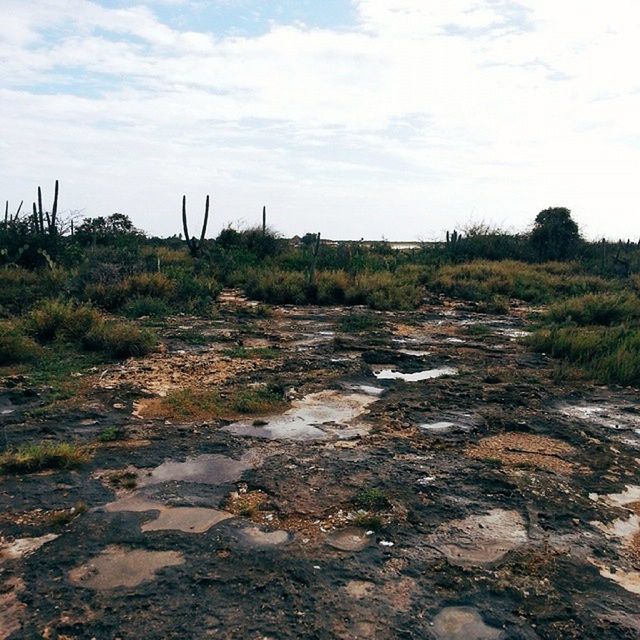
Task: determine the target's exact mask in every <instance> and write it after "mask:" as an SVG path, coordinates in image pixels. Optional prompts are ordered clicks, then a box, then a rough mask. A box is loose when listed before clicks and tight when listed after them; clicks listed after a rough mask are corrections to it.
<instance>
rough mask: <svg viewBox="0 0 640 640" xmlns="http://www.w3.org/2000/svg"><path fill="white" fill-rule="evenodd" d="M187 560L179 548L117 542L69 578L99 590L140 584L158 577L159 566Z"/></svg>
mask: <svg viewBox="0 0 640 640" xmlns="http://www.w3.org/2000/svg"><path fill="white" fill-rule="evenodd" d="M183 563H184V558H183V556H182V554H181V553H178V552H177V551H147V550H144V549H124V548H123V547H118V546H115V545H114V546H110V547H107V548H106V549H105V550H104V551H102V553H101V554H100V555H99V556H97V557H96V558H94V559H93V560H90V561H89V562H87V563H85V564H83V565H81V566H79V567H76V568H75V569H72V570H71V571H70V572H69V580H70V581H71V582H72V583H73V584H75V585H77V586H79V587H87V588H89V589H97V590H103V589H116V588H118V587H136V586H138V585H139V584H142V583H143V582H149V581H150V580H154V579H155V577H156V572H157V571H158V570H160V569H162V568H164V567H172V566H177V565H181V564H183Z"/></svg>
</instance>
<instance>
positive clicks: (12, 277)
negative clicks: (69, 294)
mask: <svg viewBox="0 0 640 640" xmlns="http://www.w3.org/2000/svg"><path fill="white" fill-rule="evenodd" d="M66 279H67V273H66V272H65V271H64V270H62V269H56V270H55V271H52V270H51V269H47V270H42V271H29V270H27V269H22V268H19V267H18V268H11V269H9V268H5V269H0V308H4V309H6V310H7V311H9V312H12V313H18V312H23V311H25V310H26V309H28V308H30V307H31V306H32V305H33V304H35V303H36V302H37V301H38V300H41V299H42V298H50V297H53V296H57V295H58V294H59V293H60V292H61V290H62V289H63V287H64V284H65V281H66Z"/></svg>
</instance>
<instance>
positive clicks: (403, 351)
mask: <svg viewBox="0 0 640 640" xmlns="http://www.w3.org/2000/svg"><path fill="white" fill-rule="evenodd" d="M398 353H401V354H402V355H405V356H414V357H416V358H423V357H425V356H430V355H431V351H420V350H419V349H398Z"/></svg>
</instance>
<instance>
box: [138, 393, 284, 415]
mask: <svg viewBox="0 0 640 640" xmlns="http://www.w3.org/2000/svg"><path fill="white" fill-rule="evenodd" d="M286 406H287V405H286V402H285V401H284V400H283V399H282V396H280V395H279V394H277V393H275V392H273V391H271V390H269V389H264V388H258V389H244V390H242V391H232V392H230V393H228V394H225V395H223V394H221V393H220V392H218V391H216V390H213V389H206V388H205V389H195V388H187V389H179V390H177V391H171V392H169V393H168V394H167V395H166V396H165V397H163V398H153V399H151V400H148V401H145V402H143V403H141V406H140V408H139V410H138V413H139V415H141V416H142V417H145V418H164V419H167V420H196V421H197V420H204V421H206V420H215V419H218V418H224V419H233V418H238V417H242V416H246V415H252V416H253V415H266V414H269V413H274V412H277V411H280V410H284V408H285V407H286Z"/></svg>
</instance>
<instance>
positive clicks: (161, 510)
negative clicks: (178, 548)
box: [105, 496, 233, 533]
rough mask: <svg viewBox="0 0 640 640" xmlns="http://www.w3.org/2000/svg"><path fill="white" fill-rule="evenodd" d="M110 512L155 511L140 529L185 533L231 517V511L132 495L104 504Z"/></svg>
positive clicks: (196, 530)
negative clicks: (168, 503)
mask: <svg viewBox="0 0 640 640" xmlns="http://www.w3.org/2000/svg"><path fill="white" fill-rule="evenodd" d="M105 509H106V510H107V511H109V512H111V513H113V512H121V511H132V512H139V513H142V512H146V511H157V512H158V515H157V516H156V517H155V518H154V519H153V520H151V521H149V522H145V523H144V524H143V525H142V527H141V531H143V532H145V533H146V532H147V531H184V532H185V533H204V532H205V531H208V530H209V529H211V527H213V526H214V525H216V524H218V523H219V522H222V521H223V520H227V519H228V518H232V517H233V515H232V514H231V513H227V512H226V511H218V510H217V509H209V508H206V507H169V506H166V505H164V504H162V503H160V502H155V501H153V500H147V499H145V498H142V497H138V496H132V497H130V498H124V499H122V500H116V502H111V503H110V504H107V505H106V506H105Z"/></svg>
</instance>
